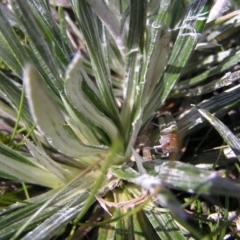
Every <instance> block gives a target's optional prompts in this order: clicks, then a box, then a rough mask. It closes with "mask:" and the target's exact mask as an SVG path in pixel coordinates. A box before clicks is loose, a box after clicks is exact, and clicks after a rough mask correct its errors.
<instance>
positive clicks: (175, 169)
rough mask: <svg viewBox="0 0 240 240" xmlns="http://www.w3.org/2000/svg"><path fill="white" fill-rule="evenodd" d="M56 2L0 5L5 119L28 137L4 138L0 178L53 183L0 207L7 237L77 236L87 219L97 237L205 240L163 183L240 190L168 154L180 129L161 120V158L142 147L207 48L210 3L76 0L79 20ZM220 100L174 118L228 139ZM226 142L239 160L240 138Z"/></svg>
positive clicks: (0, 230) (0, 225)
mask: <svg viewBox="0 0 240 240" xmlns="http://www.w3.org/2000/svg"><path fill="white" fill-rule="evenodd" d="M50 2H51V1H50ZM57 2H58V1H56V3H55V2H54V1H53V2H51V4H52V5H54V4H56V6H57V7H55V8H54V7H52V6H51V5H50V4H49V2H48V1H44V0H38V1H36V0H29V1H24V0H18V1H16V0H11V1H9V5H8V6H5V5H1V7H0V41H1V45H0V56H1V59H2V60H3V61H4V63H5V64H6V65H7V66H8V67H9V69H11V72H12V73H13V74H11V75H8V74H6V73H4V72H3V71H2V72H0V77H1V80H0V92H1V97H2V98H3V99H4V101H1V116H5V118H8V119H10V120H11V121H12V120H13V121H14V122H15V123H16V124H15V126H16V131H15V132H14V134H16V132H17V129H19V128H23V130H22V133H23V135H24V137H23V139H22V142H21V143H19V144H17V145H16V147H15V148H10V146H8V145H6V144H3V143H1V144H0V162H1V167H0V176H2V177H4V178H8V179H14V180H16V179H17V180H19V181H22V182H26V183H31V184H37V185H41V186H45V187H48V188H50V189H51V190H49V191H46V193H44V194H41V195H39V196H36V197H32V198H29V199H27V200H26V201H22V202H21V203H15V204H13V205H10V206H9V207H6V208H5V209H3V210H2V212H1V211H0V214H2V218H0V236H1V239H10V238H11V237H12V239H19V236H22V239H52V238H53V237H55V238H57V237H58V236H63V234H64V231H65V232H66V233H67V235H65V237H68V239H77V236H80V235H81V236H82V237H84V236H85V235H86V234H87V233H86V232H84V230H86V229H87V227H86V226H88V228H90V229H93V228H94V227H96V226H97V228H96V229H97V231H98V236H97V237H96V238H98V239H102V238H107V239H151V238H153V239H185V236H186V234H189V233H191V234H192V235H193V236H195V237H196V238H199V239H200V238H201V237H202V235H201V234H200V233H199V232H198V231H197V230H196V229H193V228H192V227H191V226H189V225H188V224H187V223H186V220H187V218H188V216H187V214H186V213H185V211H184V210H183V209H182V208H181V207H180V204H179V203H178V201H177V200H176V198H175V197H174V195H173V194H172V193H171V191H170V190H169V189H168V188H167V187H170V188H174V189H178V190H182V191H185V192H190V193H196V194H210V193H211V194H212V193H213V194H222V193H226V191H227V193H228V195H230V196H238V197H239V195H240V191H239V190H240V188H239V186H237V185H235V184H234V183H232V182H230V181H228V180H226V179H222V178H221V177H220V176H219V175H217V174H216V173H215V172H212V171H208V170H204V169H199V168H197V167H196V166H194V165H190V164H186V163H181V162H178V161H169V160H168V159H167V156H168V155H169V153H171V151H175V150H176V148H177V147H176V145H175V142H172V141H173V140H174V141H175V139H176V134H177V133H176V131H177V129H178V128H177V125H174V128H172V125H171V129H170V128H167V129H166V128H161V126H160V130H158V138H160V145H159V143H156V144H155V145H156V146H154V145H153V146H151V147H150V148H151V149H155V150H157V151H160V152H161V151H162V153H163V155H165V158H163V159H162V160H161V159H155V160H152V161H143V158H142V156H140V154H139V152H137V151H136V142H137V139H138V137H139V136H140V135H141V134H142V133H143V132H144V130H145V129H146V128H147V127H148V126H149V124H151V120H152V119H153V117H154V116H155V114H156V112H157V111H158V110H159V109H160V108H161V107H162V106H163V105H164V103H165V102H166V100H167V99H168V98H169V97H171V96H172V95H174V94H175V96H181V94H183V93H184V90H185V89H186V84H187V83H185V87H184V82H183V85H181V86H180V85H178V84H177V82H178V80H179V79H180V77H181V76H182V73H183V71H184V70H185V68H186V66H187V64H188V63H189V60H190V57H191V56H192V55H193V53H194V52H195V50H196V49H197V48H198V46H199V45H198V44H200V41H202V42H204V41H206V43H207V40H205V39H204V35H202V32H203V30H204V27H206V26H207V25H206V23H207V20H208V16H209V13H210V10H211V8H212V5H213V2H212V1H210V0H199V1H183V0H182V1H172V0H165V1H160V0H151V1H147V0H142V1H138V0H131V1H125V0H124V1H103V0H82V1H78V0H71V8H70V9H71V17H70V15H69V14H68V13H67V12H68V11H67V10H66V9H67V6H65V5H64V4H63V6H64V7H62V6H59V5H58V3H57ZM65 7H66V8H65ZM68 7H69V6H68ZM56 10H58V12H57V11H56ZM69 11H70V10H69ZM53 12H54V13H55V14H56V15H55V17H53V16H54V15H53ZM17 31H18V32H19V33H18V34H16V32H17ZM20 36H24V37H23V39H21V37H20ZM203 39H204V40H203ZM234 61H237V60H236V59H235V60H233V57H232V62H231V64H232V65H233V64H234ZM228 67H231V66H230V63H229V65H228ZM216 73H217V71H216ZM216 73H215V74H216ZM233 78H234V76H233V74H230V75H228V76H226V78H225V79H224V81H222V79H220V80H219V81H218V83H219V86H220V87H222V86H226V85H227V83H228V82H229V81H230V80H231V79H233ZM16 79H20V80H22V83H21V81H20V82H17V81H16ZM199 79H200V75H199V78H198V79H197V80H196V81H201V79H200V80H199ZM203 79H205V78H203ZM209 84H211V83H209ZM206 86H207V85H206ZM211 87H213V84H212V85H210V86H208V87H206V88H203V89H200V90H199V89H198V90H199V91H200V93H202V94H203V93H205V92H206V91H208V90H209V88H211ZM179 89H183V90H182V92H181V91H180V90H179ZM232 91H239V90H238V89H237V90H236V89H233V90H232ZM192 93H194V89H193V92H192ZM198 93H199V92H198ZM198 93H196V95H197V94H198ZM232 93H233V92H232ZM171 94H172V95H171ZM184 94H185V95H186V94H187V93H186V92H185V93H184ZM233 96H235V95H232V99H229V100H228V101H227V102H225V103H223V102H221V104H220V105H221V106H219V108H221V107H223V106H228V105H230V104H232V102H234V101H236V99H235V100H234V97H233ZM210 101H211V100H210ZM215 103H216V102H214V103H211V104H210V103H209V105H207V104H205V105H204V106H205V108H206V109H207V111H206V110H203V109H202V108H204V106H203V105H201V104H200V105H199V107H198V108H197V107H195V106H193V107H192V108H190V106H189V110H188V112H187V111H185V112H184V113H182V115H179V116H177V118H176V122H177V123H176V124H178V122H180V123H181V128H180V129H178V130H179V131H180V133H181V136H183V135H184V134H188V130H191V129H192V128H194V127H195V126H196V125H198V124H200V123H201V121H203V120H202V117H201V116H203V117H204V118H206V119H207V120H208V121H209V122H211V123H212V124H213V125H214V123H215V126H216V125H217V123H218V125H217V130H218V131H219V132H220V134H221V135H222V136H223V137H224V134H223V133H224V131H225V132H226V131H229V129H226V128H224V127H225V126H224V125H223V124H222V123H221V122H217V121H218V120H217V119H216V118H215V117H214V116H213V115H212V114H210V113H209V112H213V110H212V109H211V108H210V106H215V105H214V104H215ZM224 104H225V105H224ZM215 109H216V108H215ZM208 111H209V112H208ZM214 111H215V110H214ZM194 114H195V115H194ZM186 116H188V119H186ZM190 116H191V117H190ZM193 116H194V117H193ZM199 119H201V121H200V120H199ZM167 126H170V125H167ZM167 130H168V131H167ZM14 134H13V135H12V136H13V139H14ZM13 139H12V140H13ZM226 141H227V143H228V144H229V146H230V147H233V148H234V149H235V154H236V155H237V156H238V157H239V155H238V152H237V150H236V149H237V148H239V143H238V141H237V140H236V139H235V138H234V140H233V136H232V137H230V138H229V135H228V139H227V140H226ZM23 143H24V144H25V146H26V147H27V150H28V151H27V152H26V149H25V151H23V150H22V148H21V146H22V144H23ZM169 144H170V145H169ZM150 148H149V149H150ZM169 149H170V150H169ZM175 160H177V159H175ZM99 206H101V208H100V207H99ZM90 215H92V217H90ZM86 220H87V221H86ZM100 220H101V221H105V222H104V223H100V222H99V221H100ZM176 221H178V224H176ZM84 222H88V223H87V224H88V225H84ZM98 222H99V223H98ZM69 229H70V230H69ZM29 230H31V231H29ZM79 239H82V238H79Z"/></svg>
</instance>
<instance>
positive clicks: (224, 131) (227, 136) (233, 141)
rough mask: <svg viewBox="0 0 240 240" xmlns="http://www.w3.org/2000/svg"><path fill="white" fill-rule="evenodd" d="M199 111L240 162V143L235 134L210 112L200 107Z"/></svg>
mask: <svg viewBox="0 0 240 240" xmlns="http://www.w3.org/2000/svg"><path fill="white" fill-rule="evenodd" d="M197 110H198V111H199V113H200V114H201V115H202V116H203V117H204V118H206V119H207V120H208V122H209V123H210V124H211V125H212V126H213V127H214V128H215V129H216V130H217V131H218V132H219V134H220V135H221V136H222V138H223V139H224V141H225V142H226V143H227V144H228V145H229V146H230V148H231V149H232V150H233V152H234V153H235V154H236V156H237V158H238V160H240V141H239V139H238V138H237V137H236V136H235V134H233V133H232V132H231V131H230V130H229V128H228V127H227V126H226V125H224V124H223V123H222V122H221V121H220V120H219V119H217V118H216V117H214V116H213V115H212V114H210V113H209V112H207V111H205V110H204V109H202V108H199V107H197Z"/></svg>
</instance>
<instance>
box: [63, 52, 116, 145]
mask: <svg viewBox="0 0 240 240" xmlns="http://www.w3.org/2000/svg"><path fill="white" fill-rule="evenodd" d="M81 68H82V61H81V56H80V55H78V54H77V55H76V56H75V58H74V59H73V61H72V63H71V64H70V65H69V66H68V69H67V73H66V80H65V84H64V85H65V92H66V95H67V97H68V98H69V100H70V102H71V103H72V105H73V106H74V108H76V109H77V110H78V111H79V112H80V113H81V114H82V115H83V116H84V117H86V118H88V119H89V120H90V121H91V122H93V123H94V124H96V125H97V126H99V127H100V128H102V129H103V130H104V131H105V132H106V133H107V134H108V136H109V137H110V138H111V140H112V141H114V140H115V139H116V138H118V137H119V133H118V130H117V128H116V126H114V124H113V122H112V121H111V120H110V119H109V118H107V117H106V116H104V114H103V113H102V112H100V111H99V110H98V109H97V108H96V106H94V105H93V104H92V103H91V102H90V101H89V99H88V96H87V95H85V94H84V92H83V91H82V81H83V77H82V73H81V70H80V69H81Z"/></svg>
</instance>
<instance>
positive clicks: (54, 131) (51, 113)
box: [24, 65, 107, 157]
mask: <svg viewBox="0 0 240 240" xmlns="http://www.w3.org/2000/svg"><path fill="white" fill-rule="evenodd" d="M24 84H25V87H26V95H27V98H28V100H29V106H30V109H31V112H32V115H33V117H34V119H35V122H36V123H37V125H38V127H39V129H40V130H41V132H42V133H43V134H44V135H45V137H46V139H47V141H48V142H49V143H50V144H51V145H52V146H54V147H55V148H56V149H57V150H58V151H59V152H61V153H63V154H65V155H69V156H72V157H80V156H89V155H94V154H99V153H104V152H106V151H107V149H106V148H104V147H100V146H99V147H91V146H87V145H84V144H83V143H81V142H80V141H79V140H77V139H74V138H72V137H70V136H69V135H68V134H67V132H66V129H65V128H64V123H65V119H64V117H63V115H62V113H61V112H60V110H59V109H58V106H57V104H56V103H55V102H54V100H53V99H52V97H51V95H50V94H49V93H48V91H47V89H46V88H45V86H44V85H43V83H42V82H41V80H40V79H39V77H38V74H37V72H36V70H35V69H34V67H33V66H31V65H27V66H26V68H25V70H24ZM43 103H44V104H43Z"/></svg>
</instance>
